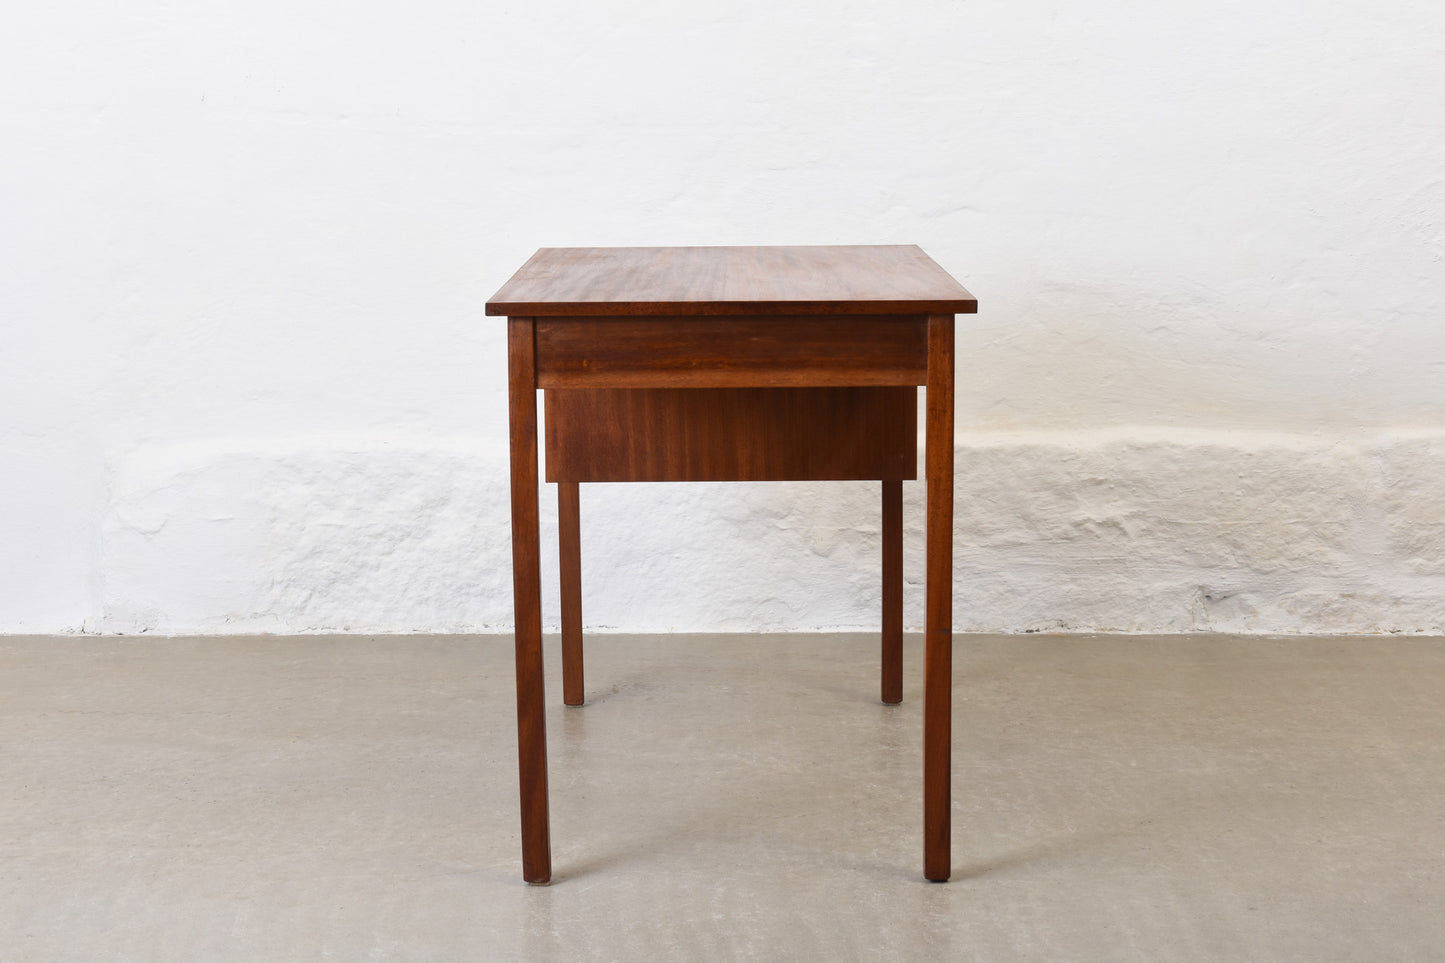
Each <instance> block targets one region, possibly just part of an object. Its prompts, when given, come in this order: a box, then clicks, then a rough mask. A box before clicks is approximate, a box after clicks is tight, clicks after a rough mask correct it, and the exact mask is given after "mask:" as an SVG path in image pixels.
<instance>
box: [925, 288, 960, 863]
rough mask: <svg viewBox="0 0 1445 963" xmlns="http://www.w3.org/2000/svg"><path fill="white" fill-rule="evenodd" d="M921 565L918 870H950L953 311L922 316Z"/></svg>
mask: <svg viewBox="0 0 1445 963" xmlns="http://www.w3.org/2000/svg"><path fill="white" fill-rule="evenodd" d="M927 412H928V413H927V418H928V423H927V428H926V432H927V453H926V455H925V474H926V476H927V485H928V508H927V512H928V519H927V528H928V548H927V556H928V569H927V588H926V594H927V599H926V602H925V616H924V657H923V875H924V877H925V878H927V879H930V880H933V881H935V882H943V881H944V880H946V879H948V877H949V875H950V873H951V871H952V870H951V865H950V863H951V853H950V846H951V833H950V827H949V807H950V805H951V795H952V793H951V786H950V773H951V758H950V753H951V749H952V747H951V736H952V727H953V316H952V315H946V314H945V315H930V316H929V318H928V408H927Z"/></svg>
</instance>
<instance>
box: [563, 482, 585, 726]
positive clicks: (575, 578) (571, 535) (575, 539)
mask: <svg viewBox="0 0 1445 963" xmlns="http://www.w3.org/2000/svg"><path fill="white" fill-rule="evenodd" d="M557 538H558V541H559V542H560V543H561V544H560V546H559V548H560V551H559V552H558V558H559V560H560V565H559V567H560V568H561V570H562V701H563V702H564V703H565V704H567V705H569V706H580V705H581V704H582V702H583V696H584V688H583V685H582V525H581V519H580V508H579V498H578V493H577V483H576V482H566V481H564V482H558V483H557Z"/></svg>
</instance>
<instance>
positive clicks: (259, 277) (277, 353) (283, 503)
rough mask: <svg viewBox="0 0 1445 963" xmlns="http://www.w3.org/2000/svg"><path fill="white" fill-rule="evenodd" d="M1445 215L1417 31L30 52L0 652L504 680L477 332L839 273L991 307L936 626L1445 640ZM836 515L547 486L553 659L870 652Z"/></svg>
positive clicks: (8, 377) (942, 33) (1050, 19)
mask: <svg viewBox="0 0 1445 963" xmlns="http://www.w3.org/2000/svg"><path fill="white" fill-rule="evenodd" d="M1442 212H1445V5H1441V4H1439V3H1436V2H1431V0H1315V2H1298V3H1269V4H1262V3H1258V2H1243V0H1207V2H1206V0H1176V2H1163V3H1160V2H1150V3H1146V2H1132V0H1130V2H1115V3H1108V4H1102V5H1101V4H1075V3H1064V2H1061V0H975V2H945V0H891V2H888V3H882V2H876V3H850V2H838V0H828V2H823V0H807V2H790V0H768V2H748V3H734V4H720V3H706V4H703V3H682V2H677V0H667V2H661V0H657V2H641V0H627V2H606V0H603V2H597V0H591V2H580V0H530V2H527V3H510V2H484V3H461V2H458V0H419V2H414V3H410V4H404V5H401V4H374V3H361V4H349V5H343V4H323V3H317V2H314V0H286V2H284V3H282V2H276V0H259V2H253V3H248V4H244V5H237V4H213V3H186V4H181V3H171V2H160V0H134V2H131V3H126V4H111V3H101V2H98V0H69V2H66V0H61V2H58V3H54V4H22V5H19V6H17V7H16V8H15V9H12V10H8V11H7V13H6V26H5V29H4V30H3V31H0V323H3V334H4V336H3V339H0V491H3V497H0V631H4V632H74V631H98V632H140V631H156V632H228V631H243V630H244V631H251V630H262V631H273V632H298V631H313V630H351V631H447V630H498V631H504V630H506V629H507V628H508V626H509V623H510V617H511V613H510V582H509V568H508V566H509V548H508V541H507V532H506V528H507V511H506V489H505V447H504V445H505V427H504V419H503V414H504V400H505V396H504V391H503V381H504V358H503V353H502V327H501V322H500V321H499V320H497V319H488V318H485V317H483V316H482V304H483V302H484V301H485V300H486V298H487V297H488V296H489V295H490V294H491V293H492V292H493V291H494V290H495V289H496V287H498V286H499V285H500V284H501V282H502V281H503V280H505V279H506V277H507V276H508V275H509V274H510V273H511V271H512V270H513V269H514V268H515V267H516V266H517V265H519V264H520V263H521V262H522V261H523V260H524V259H525V258H526V257H527V256H528V255H529V254H530V253H531V252H532V251H533V250H534V249H535V248H536V247H538V246H542V245H552V246H565V245H574V244H575V245H583V244H586V245H590V244H672V243H715V244H727V243H739V244H751V243H862V242H866V243H895V242H897V243H902V242H916V243H919V244H921V245H922V246H923V247H924V248H925V249H926V250H928V251H929V252H930V253H932V254H933V255H934V257H935V258H936V259H937V260H938V261H939V262H940V263H942V264H943V265H944V266H945V267H946V268H948V269H949V270H950V271H952V272H953V273H954V274H955V275H956V276H958V277H959V278H960V279H961V280H962V281H964V283H965V284H967V285H968V286H969V287H971V288H972V289H973V290H974V292H975V293H976V294H977V295H978V296H979V297H980V300H981V303H982V313H981V314H979V315H978V316H977V317H976V318H968V319H965V320H964V321H963V323H962V325H961V328H960V333H959V357H960V359H961V365H960V378H961V381H960V390H959V394H958V429H959V435H958V445H959V450H958V466H959V480H958V493H957V504H958V527H957V544H958V550H959V574H958V580H957V599H956V604H955V608H956V612H957V624H958V626H959V627H960V628H965V629H984V630H1004V631H1023V630H1030V629H1059V628H1064V629H1075V630H1087V629H1116V630H1134V631H1172V630H1188V629H1198V628H1211V627H1212V628H1223V629H1231V630H1239V631H1259V632H1338V631H1366V632H1369V631H1406V632H1414V631H1436V632H1439V631H1445V324H1442V323H1441V322H1442V305H1445V263H1442V255H1445V219H1442V218H1445V215H1442ZM550 497H551V493H550V491H549V492H547V493H546V494H545V495H544V505H549V506H550V504H551V502H550ZM919 497H920V494H919V492H917V491H916V490H915V491H911V492H910V495H909V498H910V502H909V508H908V511H909V513H910V514H909V516H908V517H909V526H910V537H911V539H912V541H911V543H910V554H909V557H908V560H907V564H908V577H909V579H910V586H909V589H908V604H909V614H908V620H909V622H910V624H912V625H917V624H918V622H919V621H920V615H921V612H920V607H919V605H920V602H921V593H920V588H919V584H918V582H917V580H919V579H921V575H922V568H921V564H920V559H919V556H918V549H919V548H920V546H921V536H920V535H919V533H918V531H917V525H918V522H919V515H918V512H919V504H918V499H919ZM874 504H875V493H874V488H873V486H869V485H862V484H843V485H836V486H817V487H812V486H791V487H790V486H716V485H704V486H694V487H688V486H629V487H620V488H612V487H606V486H597V487H594V488H584V493H583V511H584V529H585V536H584V554H585V559H586V561H585V572H584V577H585V579H586V586H587V593H588V595H587V597H588V602H587V606H588V607H587V612H588V618H587V621H588V623H589V625H590V626H592V627H595V628H599V629H618V630H665V629H687V630H710V629H723V630H752V629H799V630H806V629H814V628H820V627H843V628H869V627H871V626H873V625H874V624H875V623H876V614H875V612H876V604H877V590H876V585H875V582H876V564H877V563H876V558H875V556H876V549H877V542H876V538H877V525H876V516H875V514H874ZM544 564H545V565H548V566H554V565H555V563H554V562H552V561H551V559H548V560H547V561H546V562H544ZM554 572H555V568H554V567H550V568H548V569H544V578H546V579H548V582H547V584H555V583H552V582H551V581H550V579H551V578H553V577H555V576H554ZM550 601H551V602H552V603H553V604H555V593H554V595H553V598H552V599H551V600H550Z"/></svg>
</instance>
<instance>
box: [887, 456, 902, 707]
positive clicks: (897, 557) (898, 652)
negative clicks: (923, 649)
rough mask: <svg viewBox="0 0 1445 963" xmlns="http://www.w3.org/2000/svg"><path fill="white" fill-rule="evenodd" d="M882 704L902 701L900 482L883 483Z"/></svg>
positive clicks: (895, 703) (891, 704) (894, 703)
mask: <svg viewBox="0 0 1445 963" xmlns="http://www.w3.org/2000/svg"><path fill="white" fill-rule="evenodd" d="M882 527H883V593H882V594H883V659H882V661H883V672H882V676H883V679H882V682H883V684H882V690H883V695H882V698H883V703H884V704H885V705H890V706H896V705H898V704H899V703H900V702H902V701H903V482H902V481H901V480H898V479H884V481H883V526H882Z"/></svg>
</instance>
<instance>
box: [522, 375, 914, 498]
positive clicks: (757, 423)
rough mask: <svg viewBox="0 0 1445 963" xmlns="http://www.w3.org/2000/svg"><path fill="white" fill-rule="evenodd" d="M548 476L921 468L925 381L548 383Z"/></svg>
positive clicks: (865, 474)
mask: <svg viewBox="0 0 1445 963" xmlns="http://www.w3.org/2000/svg"><path fill="white" fill-rule="evenodd" d="M544 405H545V411H546V419H545V422H546V445H547V459H546V464H547V481H551V482H560V481H567V482H622V481H634V482H636V481H829V480H832V481H837V480H851V479H911V478H916V477H917V471H918V469H917V465H918V389H916V388H913V387H881V388H879V387H861V388H860V387H850V388H596V389H594V388H571V389H548V390H547V391H545V392H544Z"/></svg>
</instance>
